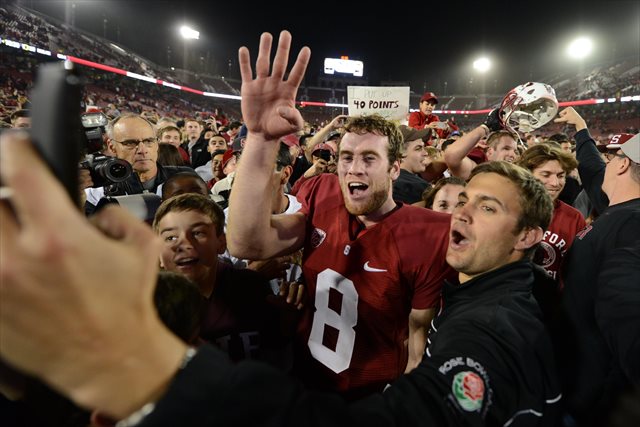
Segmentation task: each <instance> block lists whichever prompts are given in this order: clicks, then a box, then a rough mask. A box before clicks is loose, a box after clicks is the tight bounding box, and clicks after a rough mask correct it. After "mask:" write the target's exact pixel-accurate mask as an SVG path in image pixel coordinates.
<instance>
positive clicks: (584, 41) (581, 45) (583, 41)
mask: <svg viewBox="0 0 640 427" xmlns="http://www.w3.org/2000/svg"><path fill="white" fill-rule="evenodd" d="M592 49H593V42H592V41H591V39H589V38H587V37H578V38H577V39H575V40H573V41H572V42H571V43H569V46H568V47H567V54H568V55H569V57H571V58H574V59H583V58H586V57H587V56H588V55H589V54H590V53H591V50H592Z"/></svg>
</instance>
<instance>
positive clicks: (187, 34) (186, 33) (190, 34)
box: [180, 25, 200, 40]
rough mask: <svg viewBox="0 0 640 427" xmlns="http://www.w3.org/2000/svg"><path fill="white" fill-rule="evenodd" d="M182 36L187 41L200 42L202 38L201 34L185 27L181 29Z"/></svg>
mask: <svg viewBox="0 0 640 427" xmlns="http://www.w3.org/2000/svg"><path fill="white" fill-rule="evenodd" d="M180 35H181V36H182V38H183V39H185V40H198V39H199V38H200V32H199V31H196V30H194V29H193V28H191V27H188V26H186V25H183V26H182V27H180Z"/></svg>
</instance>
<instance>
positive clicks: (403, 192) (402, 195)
mask: <svg viewBox="0 0 640 427" xmlns="http://www.w3.org/2000/svg"><path fill="white" fill-rule="evenodd" d="M428 187H430V185H429V183H428V182H427V181H425V180H424V179H422V178H421V177H420V176H418V175H416V174H415V173H411V172H409V171H408V170H406V169H400V175H399V176H398V179H396V180H395V181H393V200H395V201H396V202H403V203H407V204H412V203H415V202H419V201H420V200H422V193H423V192H424V190H425V189H426V188H428Z"/></svg>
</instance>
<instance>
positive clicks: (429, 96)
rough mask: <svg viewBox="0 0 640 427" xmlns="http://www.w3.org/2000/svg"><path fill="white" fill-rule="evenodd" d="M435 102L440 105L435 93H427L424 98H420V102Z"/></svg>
mask: <svg viewBox="0 0 640 427" xmlns="http://www.w3.org/2000/svg"><path fill="white" fill-rule="evenodd" d="M431 100H434V101H436V104H437V103H438V98H437V97H436V94H435V93H433V92H425V94H424V95H422V98H420V102H424V101H427V102H429V101H431Z"/></svg>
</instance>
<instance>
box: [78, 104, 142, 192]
mask: <svg viewBox="0 0 640 427" xmlns="http://www.w3.org/2000/svg"><path fill="white" fill-rule="evenodd" d="M80 121H81V122H82V127H83V130H82V132H83V135H82V140H83V142H84V147H85V152H86V153H93V154H87V155H86V156H85V159H84V161H82V162H80V168H82V169H88V170H89V172H90V173H91V180H92V181H93V187H94V188H95V187H105V186H107V185H111V184H116V183H118V182H123V181H126V180H127V178H129V176H131V173H132V172H133V170H132V169H131V165H130V164H129V163H128V162H126V161H124V160H120V159H117V158H115V157H110V156H105V155H103V154H102V153H101V152H100V151H101V150H102V148H103V143H104V142H103V135H104V129H105V126H107V124H108V123H109V119H108V118H107V116H106V115H105V114H104V113H102V112H99V111H96V112H89V113H83V114H82V115H81V116H80Z"/></svg>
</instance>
